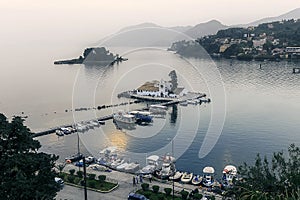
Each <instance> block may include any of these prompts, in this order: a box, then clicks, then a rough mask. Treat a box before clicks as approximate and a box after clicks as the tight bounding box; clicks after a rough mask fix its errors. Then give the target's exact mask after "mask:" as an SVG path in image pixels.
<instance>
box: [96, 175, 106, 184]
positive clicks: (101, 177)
mask: <svg viewBox="0 0 300 200" xmlns="http://www.w3.org/2000/svg"><path fill="white" fill-rule="evenodd" d="M98 180H99V182H100V183H103V182H104V181H105V180H106V176H105V175H99V176H98Z"/></svg>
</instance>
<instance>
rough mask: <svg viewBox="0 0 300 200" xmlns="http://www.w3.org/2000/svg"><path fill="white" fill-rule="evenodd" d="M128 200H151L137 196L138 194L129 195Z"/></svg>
mask: <svg viewBox="0 0 300 200" xmlns="http://www.w3.org/2000/svg"><path fill="white" fill-rule="evenodd" d="M128 200H149V199H147V198H146V197H145V196H144V195H141V194H136V193H133V192H131V193H129V195H128Z"/></svg>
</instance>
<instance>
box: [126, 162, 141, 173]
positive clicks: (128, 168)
mask: <svg viewBox="0 0 300 200" xmlns="http://www.w3.org/2000/svg"><path fill="white" fill-rule="evenodd" d="M139 168H140V164H139V163H135V162H132V163H129V164H128V165H127V166H125V167H124V171H125V172H127V173H135V172H136V171H138V170H139Z"/></svg>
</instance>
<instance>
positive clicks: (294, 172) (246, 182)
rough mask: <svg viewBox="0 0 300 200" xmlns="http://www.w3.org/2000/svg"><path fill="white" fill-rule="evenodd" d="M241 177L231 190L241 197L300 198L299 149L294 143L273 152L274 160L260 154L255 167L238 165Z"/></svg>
mask: <svg viewBox="0 0 300 200" xmlns="http://www.w3.org/2000/svg"><path fill="white" fill-rule="evenodd" d="M239 171H240V174H241V175H242V177H243V178H242V180H240V181H237V183H236V187H235V188H234V189H232V190H231V191H228V193H231V194H235V195H236V196H237V197H238V198H239V199H251V198H252V199H262V200H264V199H276V200H277V199H278V200H280V199H292V200H294V199H295V200H296V199H299V198H300V149H299V147H296V146H295V145H294V144H292V145H290V147H289V148H288V154H287V155H285V154H284V152H283V151H281V152H277V153H274V154H273V157H272V160H271V162H269V161H268V159H267V158H266V157H265V158H264V159H262V158H261V157H260V155H257V157H256V161H255V164H254V166H249V165H247V164H246V163H244V165H242V166H240V167H239Z"/></svg>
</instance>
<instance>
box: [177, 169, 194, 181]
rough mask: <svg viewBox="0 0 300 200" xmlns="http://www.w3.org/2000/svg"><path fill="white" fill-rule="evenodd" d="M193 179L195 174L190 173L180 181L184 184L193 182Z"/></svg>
mask: <svg viewBox="0 0 300 200" xmlns="http://www.w3.org/2000/svg"><path fill="white" fill-rule="evenodd" d="M192 179H193V173H190V172H184V173H183V175H182V177H181V179H180V181H181V182H183V183H189V182H191V181H192Z"/></svg>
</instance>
